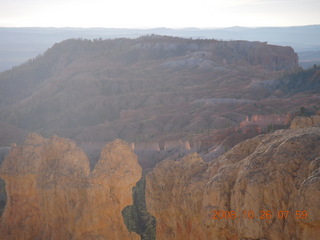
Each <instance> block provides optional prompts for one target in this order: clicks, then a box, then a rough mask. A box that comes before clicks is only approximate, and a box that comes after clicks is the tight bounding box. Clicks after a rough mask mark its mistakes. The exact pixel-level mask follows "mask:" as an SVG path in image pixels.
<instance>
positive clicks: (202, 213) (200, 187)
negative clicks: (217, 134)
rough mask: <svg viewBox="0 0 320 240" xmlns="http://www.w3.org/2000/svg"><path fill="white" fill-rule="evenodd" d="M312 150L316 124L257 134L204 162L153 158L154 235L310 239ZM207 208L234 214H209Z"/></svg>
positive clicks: (314, 202)
mask: <svg viewBox="0 0 320 240" xmlns="http://www.w3.org/2000/svg"><path fill="white" fill-rule="evenodd" d="M319 154H320V128H304V129H298V130H281V131H277V132H275V133H272V134H268V135H259V136H257V137H256V138H253V139H250V140H247V141H244V142H242V143H240V144H238V145H236V146H235V147H234V148H232V149H231V150H230V151H228V152H227V153H226V154H224V155H223V156H221V157H220V158H218V159H217V160H215V161H213V162H210V163H204V162H203V161H202V160H201V158H200V157H199V156H197V155H191V156H187V157H185V158H184V159H183V160H182V161H169V160H168V161H164V162H161V163H160V164H158V165H157V166H156V167H155V169H154V170H153V171H152V172H151V173H149V174H148V175H147V178H146V179H147V180H146V181H147V188H146V202H147V208H148V210H149V212H150V213H151V214H152V215H153V216H155V217H156V219H157V240H162V239H163V240H164V239H166V240H170V239H175V240H179V239H181V240H182V239H183V240H188V239H190V240H191V239H192V240H194V239H199V240H200V239H222V240H223V239H228V240H231V239H232V240H237V239H274V240H276V239H305V240H307V239H317V238H318V237H319V234H320V208H319V206H320V200H319V199H320V175H319V170H320V160H319V159H320V158H319ZM213 211H223V212H224V213H225V211H235V213H236V216H237V218H235V219H226V218H223V213H221V214H222V215H221V216H222V217H219V216H218V217H217V219H213V218H212V217H213V216H214V213H213ZM249 211H250V214H252V213H253V214H254V218H253V219H250V218H249V217H251V216H248V213H249ZM261 211H263V212H261ZM267 211H270V212H267ZM279 211H289V212H288V216H287V217H286V218H284V217H283V216H282V215H281V212H279ZM297 211H300V212H297ZM301 211H307V213H308V217H307V218H305V219H303V218H304V217H302V214H301ZM269 214H271V215H269ZM278 214H280V215H279V216H278ZM304 214H305V212H304ZM228 216H229V215H228ZM270 216H271V217H270ZM269 217H270V219H268V218H269ZM281 217H282V219H281Z"/></svg>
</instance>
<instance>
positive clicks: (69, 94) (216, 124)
mask: <svg viewBox="0 0 320 240" xmlns="http://www.w3.org/2000/svg"><path fill="white" fill-rule="evenodd" d="M297 62H298V59H297V55H296V54H295V53H294V51H293V50H292V48H290V47H279V46H273V45H268V44H266V43H261V42H246V41H228V42H224V41H216V40H192V39H182V38H174V37H164V36H148V37H142V38H138V39H115V40H105V41H90V40H67V41H64V42H62V43H59V44H56V45H54V46H53V47H52V48H51V49H49V50H48V51H47V52H46V53H44V54H43V55H42V56H39V57H37V58H36V59H34V60H32V61H29V62H28V63H25V64H24V65H22V66H20V67H17V68H14V69H13V70H11V71H7V72H4V73H1V74H0V110H1V111H0V121H2V122H4V123H5V124H11V125H13V126H14V127H16V128H18V129H22V130H27V131H37V132H40V133H42V134H44V135H45V136H51V135H53V134H57V135H59V136H63V137H68V138H72V139H75V140H77V141H82V142H83V141H100V142H104V141H109V140H113V139H115V138H117V137H120V138H122V139H126V140H130V141H136V140H139V139H140V140H141V139H150V138H159V137H162V136H163V135H166V134H171V133H173V132H178V133H180V134H181V133H182V132H183V131H184V132H197V131H200V130H201V129H208V128H223V127H225V126H223V125H224V124H227V125H230V124H231V125H232V124H234V123H233V121H232V119H228V118H227V117H225V116H223V115H224V113H225V112H227V111H229V110H232V109H233V110H235V109H238V111H239V112H242V110H240V108H242V107H245V106H246V105H248V104H250V103H251V104H253V103H254V102H250V101H246V98H249V99H251V100H252V99H255V98H256V96H255V95H254V94H247V95H246V96H244V95H243V91H244V90H245V89H246V88H247V87H248V86H250V84H251V82H252V81H253V80H254V79H260V80H263V79H266V78H268V77H270V78H271V77H273V76H274V74H275V71H278V70H292V69H295V68H296V67H297ZM231 86H232V87H231ZM233 86H237V87H236V88H235V87H233ZM216 98H232V99H239V98H241V99H245V100H244V101H239V102H230V103H228V102H221V103H218V105H210V104H206V102H205V101H204V102H201V101H200V102H199V101H198V100H199V99H205V100H206V99H216ZM245 111H246V110H245ZM245 111H243V112H245ZM241 114H243V113H241ZM244 114H245V115H247V114H246V113H244ZM243 118H244V116H243ZM217 119H221V120H219V121H217ZM17 138H18V137H17ZM10 141H12V139H8V141H7V143H6V141H3V142H4V144H10V143H11V142H10Z"/></svg>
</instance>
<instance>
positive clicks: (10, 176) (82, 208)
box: [0, 134, 141, 240]
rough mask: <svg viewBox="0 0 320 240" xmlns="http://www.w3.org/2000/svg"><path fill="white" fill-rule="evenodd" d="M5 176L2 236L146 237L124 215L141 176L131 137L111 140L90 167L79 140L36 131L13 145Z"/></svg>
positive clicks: (7, 239) (12, 239) (9, 239)
mask: <svg viewBox="0 0 320 240" xmlns="http://www.w3.org/2000/svg"><path fill="white" fill-rule="evenodd" d="M0 177H1V178H2V179H3V180H4V181H5V184H6V193H7V196H8V201H7V204H6V207H5V209H4V213H3V215H2V217H1V218H0V232H1V235H0V239H1V240H29V239H30V240H34V239H48V240H50V239H51V240H54V239H66V240H67V239H76V240H81V239H83V240H97V239H140V237H139V236H138V235H137V234H135V233H130V232H129V231H128V230H127V228H126V226H125V224H124V220H123V218H122V215H121V211H122V209H123V208H125V207H126V206H127V205H130V204H132V187H133V186H134V185H135V184H136V182H137V181H138V180H139V179H140V178H141V167H140V165H139V164H138V160H137V157H136V155H135V154H134V153H133V151H132V149H131V147H130V146H129V145H127V144H126V143H125V142H122V141H120V140H116V141H114V142H112V143H110V144H107V145H106V146H105V147H104V148H103V150H102V152H101V156H100V159H99V161H98V163H97V164H96V166H95V168H94V169H93V170H92V171H90V168H89V161H88V158H87V156H86V155H85V154H84V153H83V151H82V150H81V149H80V148H78V147H77V146H76V144H75V143H74V142H73V141H71V140H68V139H64V138H59V137H52V138H50V139H45V138H43V137H41V136H40V135H37V134H31V135H29V136H28V138H27V139H26V140H25V142H24V143H23V144H22V145H20V146H16V145H14V146H13V147H12V149H11V151H10V153H9V154H8V156H7V157H6V159H5V160H4V162H3V163H2V165H1V168H0Z"/></svg>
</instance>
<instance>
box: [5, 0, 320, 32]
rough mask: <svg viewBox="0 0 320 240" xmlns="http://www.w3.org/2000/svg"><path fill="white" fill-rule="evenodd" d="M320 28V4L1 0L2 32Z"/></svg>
mask: <svg viewBox="0 0 320 240" xmlns="http://www.w3.org/2000/svg"><path fill="white" fill-rule="evenodd" d="M309 24H320V0H161V1H160V0H157V1H152V0H112V1H110V0H0V26H1V27H26V26H39V27H114V28H118V27H125V28H151V27H169V28H183V27H200V28H210V27H228V26H247V27H256V26H298V25H309Z"/></svg>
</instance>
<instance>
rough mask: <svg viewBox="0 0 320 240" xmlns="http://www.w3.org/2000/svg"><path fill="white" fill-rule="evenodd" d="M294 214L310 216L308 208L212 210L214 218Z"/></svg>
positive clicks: (267, 216)
mask: <svg viewBox="0 0 320 240" xmlns="http://www.w3.org/2000/svg"><path fill="white" fill-rule="evenodd" d="M291 214H294V217H295V218H296V219H302V220H304V219H307V218H308V215H309V214H308V211H306V210H297V211H286V210H279V211H269V210H262V211H260V212H254V211H250V210H249V211H239V212H237V211H223V210H220V211H219V210H216V211H212V219H217V220H218V219H261V220H267V219H272V218H277V219H286V218H288V217H289V215H291Z"/></svg>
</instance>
